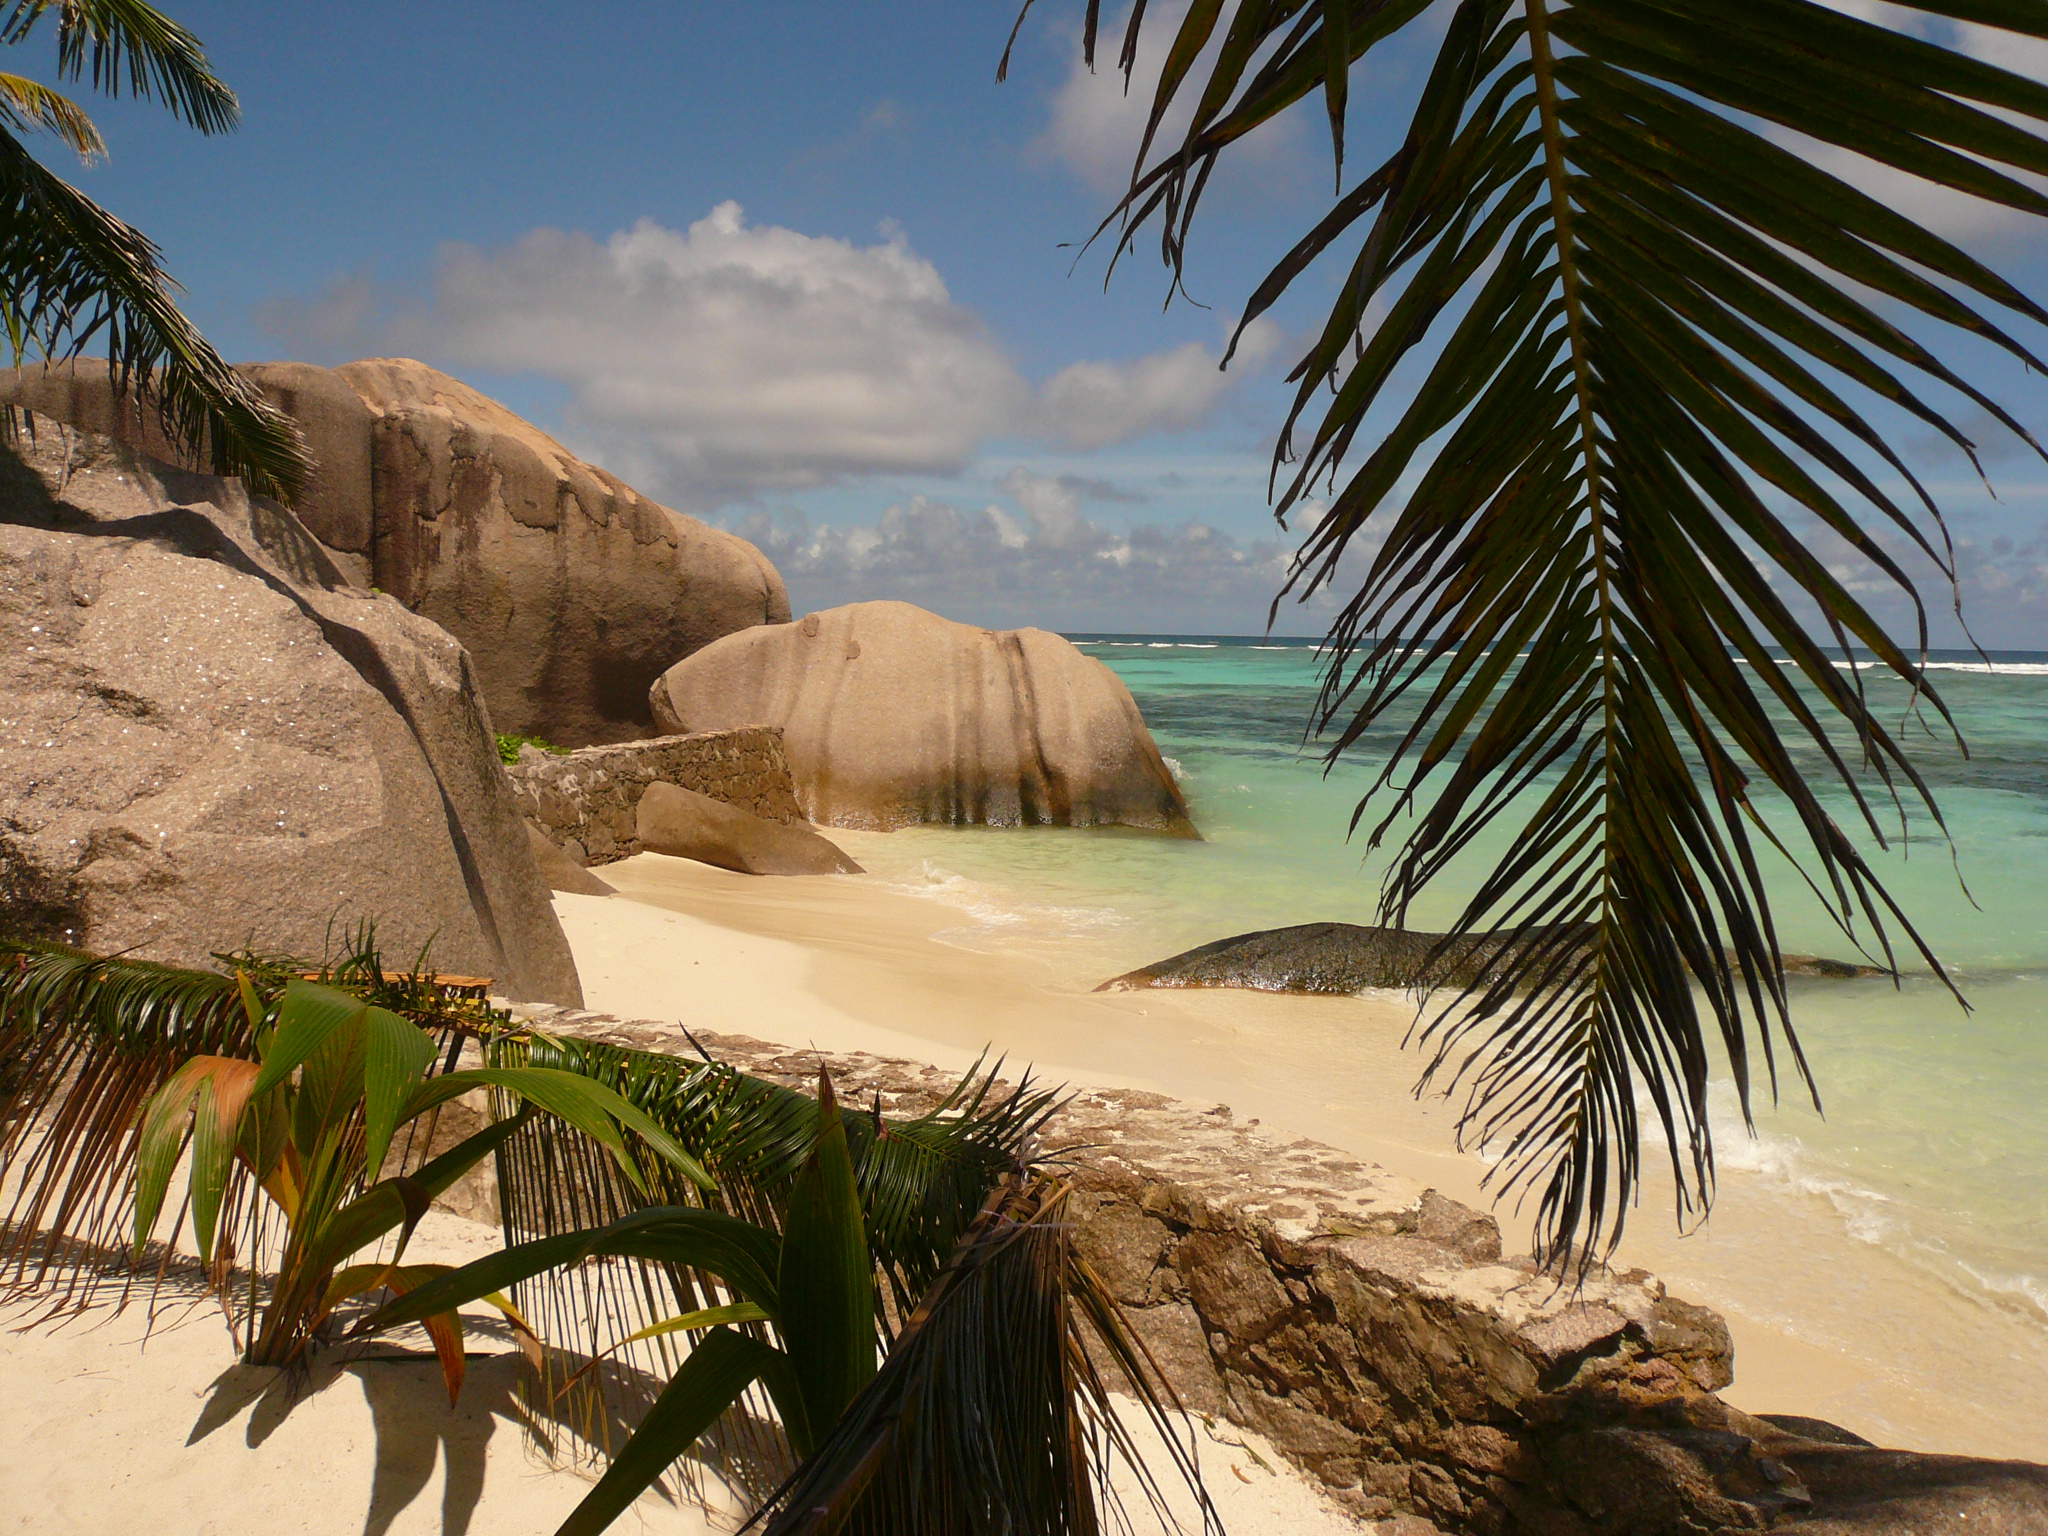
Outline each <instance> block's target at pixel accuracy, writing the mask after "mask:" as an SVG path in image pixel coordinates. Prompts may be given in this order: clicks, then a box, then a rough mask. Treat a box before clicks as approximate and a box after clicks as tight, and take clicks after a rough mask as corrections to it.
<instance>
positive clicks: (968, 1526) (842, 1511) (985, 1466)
mask: <svg viewBox="0 0 2048 1536" xmlns="http://www.w3.org/2000/svg"><path fill="white" fill-rule="evenodd" d="M1065 1198H1066V1192H1065V1189H1064V1187H1063V1186H1061V1185H1059V1184H1058V1183H1057V1182H1056V1181H1054V1180H1052V1179H1050V1178H1048V1177H1046V1176H1044V1175H1035V1176H1030V1175H1018V1176H1015V1177H1012V1178H1010V1179H1007V1180H1005V1181H1004V1182H1003V1184H1002V1185H1001V1186H1000V1187H999V1188H998V1189H997V1190H996V1191H995V1193H993V1194H992V1195H991V1196H990V1198H989V1201H988V1203H987V1208H986V1209H985V1210H984V1211H983V1212H982V1214H981V1216H980V1218H979V1219H978V1220H977V1221H976V1223H975V1224H974V1226H973V1228H972V1229H971V1230H970V1231H969V1233H968V1234H967V1235H966V1236H965V1237H964V1238H963V1239H962V1241H961V1242H960V1244H959V1245H958V1247H957V1249H956V1251H955V1252H954V1254H953V1255H952V1256H951V1258H950V1260H949V1262H948V1263H947V1265H946V1267H945V1268H944V1269H943V1270H942V1271H941V1272H940V1274H939V1275H938V1277H937V1278H936V1279H935V1281H934V1282H933V1284H932V1285H931V1287H930V1288H929V1289H928V1290H927V1292H926V1293H925V1295H924V1297H923V1299H922V1301H921V1302H920V1303H919V1306H918V1308H917V1311H916V1312H915V1313H914V1314H913V1315H912V1316H911V1317H910V1319H909V1320H908V1321H907V1322H906V1323H905V1325H904V1328H903V1330H902V1332H901V1333H900V1334H899V1335H898V1336H897V1339H896V1342H895V1345H894V1347H893V1348H892V1349H891V1350H890V1352H889V1357H888V1359H887V1360H886V1361H884V1362H883V1365H882V1368H881V1371H880V1373H879V1374H878V1375H877V1376H876V1377H875V1379H874V1380H873V1382H871V1383H870V1384H869V1386H868V1387H867V1388H866V1390H864V1391H863V1392H862V1393H861V1394H860V1395H859V1396H858V1397H856V1398H855V1399H854V1401H853V1402H852V1404H851V1405H850V1406H849V1407H848V1409H847V1410H846V1411H845V1412H844V1413H843V1414H841V1415H840V1416H839V1418H838V1420H837V1422H836V1423H835V1424H833V1426H832V1428H831V1429H830V1431H829V1432H828V1433H827V1434H825V1436H824V1437H823V1440H822V1442H821V1443H820V1445H819V1447H818V1450H817V1452H816V1453H815V1454H814V1455H813V1456H811V1457H810V1458H809V1459H808V1460H807V1461H806V1462H805V1463H804V1464H803V1466H802V1467H800V1468H799V1469H798V1470H797V1472H796V1473H795V1475H794V1476H793V1477H792V1478H791V1479H790V1480H789V1482H788V1483H787V1484H785V1485H784V1486H783V1487H782V1488H781V1489H779V1490H777V1492H776V1494H775V1495H774V1496H773V1497H772V1498H771V1499H770V1500H769V1502H768V1504H767V1505H766V1506H765V1507H764V1509H763V1511H761V1512H760V1513H758V1514H757V1515H756V1517H755V1518H756V1519H758V1520H763V1521H764V1524H763V1532H764V1536H856V1533H858V1536H883V1533H888V1536H898V1533H914V1536H980V1533H983V1532H989V1531H1005V1530H1030V1531H1036V1532H1046V1533H1050V1536H1096V1533H1097V1532H1099V1531H1101V1530H1102V1529H1103V1528H1104V1525H1105V1521H1104V1519H1103V1512H1104V1506H1105V1504H1106V1503H1113V1502H1114V1499H1115V1495H1114V1494H1113V1493H1112V1492H1111V1490H1110V1483H1109V1473H1110V1470H1111V1466H1112V1463H1113V1461H1115V1460H1117V1459H1122V1460H1124V1461H1126V1462H1127V1463H1128V1464H1129V1465H1131V1466H1133V1467H1134V1468H1136V1469H1137V1471H1138V1473H1139V1483H1140V1487H1141V1488H1142V1490H1143V1491H1144V1492H1145V1494H1146V1496H1147V1497H1148V1499H1149V1500H1150V1502H1151V1503H1152V1505H1153V1506H1154V1508H1155V1509H1157V1510H1159V1511H1160V1512H1161V1513H1162V1515H1163V1514H1164V1511H1165V1503H1164V1500H1163V1498H1162V1497H1161V1496H1160V1491H1159V1489H1158V1487H1157V1485H1156V1484H1155V1482H1154V1481H1153V1480H1152V1478H1151V1476H1150V1474H1149V1473H1147V1472H1145V1470H1144V1465H1143V1463H1142V1461H1140V1460H1139V1458H1138V1456H1137V1453H1136V1449H1135V1447H1134V1445H1133V1444H1132V1442H1131V1439H1130V1436H1129V1433H1128V1431H1127V1429H1126V1428H1125V1426H1124V1425H1123V1423H1122V1422H1121V1420H1120V1419H1119V1418H1118V1417H1117V1413H1116V1409H1115V1406H1114V1405H1113V1404H1112V1402H1111V1401H1110V1397H1109V1388H1108V1384H1107V1381H1108V1378H1106V1377H1105V1375H1104V1374H1103V1372H1102V1371H1101V1370H1100V1369H1099V1368H1098V1365H1097V1357H1098V1356H1099V1357H1101V1358H1102V1359H1103V1360H1104V1362H1105V1363H1114V1365H1115V1366H1116V1368H1117V1372H1118V1374H1119V1375H1120V1377H1121V1379H1122V1383H1123V1384H1124V1386H1125V1389H1126V1390H1128V1391H1132V1392H1134V1393H1135V1394H1136V1395H1137V1397H1138V1400H1139V1403H1140V1405H1141V1411H1143V1412H1144V1413H1145V1414H1146V1415H1147V1416H1148V1417H1149V1418H1150V1419H1151V1420H1152V1422H1153V1424H1154V1426H1155V1428H1157V1429H1158V1431H1159V1433H1160V1439H1161V1441H1162V1442H1163V1443H1164V1444H1165V1445H1166V1446H1167V1447H1168V1449H1169V1455H1170V1456H1171V1457H1172V1459H1173V1461H1174V1464H1175V1470H1176V1471H1178V1472H1179V1473H1180V1474H1181V1476H1182V1477H1183V1478H1185V1479H1186V1481H1187V1482H1188V1485H1189V1486H1190V1488H1192V1489H1193V1490H1194V1492H1195V1494H1196V1499H1197V1505H1198V1507H1199V1509H1200V1510H1201V1514H1202V1521H1203V1529H1204V1531H1205V1532H1209V1531H1220V1530H1221V1525H1220V1523H1219V1522H1218V1521H1217V1519H1216V1514H1215V1510H1214V1508H1213V1507H1212V1506H1211V1504H1210V1502H1209V1498H1208V1495H1207V1493H1206V1492H1205V1491H1204V1490H1203V1489H1202V1485H1201V1476H1200V1472H1199V1469H1198V1467H1197V1466H1196V1463H1195V1459H1194V1456H1193V1453H1192V1451H1191V1450H1190V1449H1189V1448H1188V1447H1186V1446H1184V1445H1183V1444H1182V1442H1181V1440H1180V1438H1179V1436H1178V1434H1177V1433H1176V1429H1177V1425H1176V1422H1175V1419H1176V1413H1177V1409H1178V1404H1177V1403H1176V1402H1175V1401H1174V1398H1173V1393H1172V1389H1171V1388H1170V1387H1168V1386H1166V1385H1165V1383H1164V1382H1163V1381H1162V1380H1161V1379H1160V1377H1159V1374H1158V1372H1157V1370H1156V1368H1154V1367H1153V1366H1152V1365H1151V1363H1150V1361H1149V1359H1148V1357H1146V1356H1145V1354H1144V1352H1143V1350H1142V1348H1141V1347H1139V1346H1138V1345H1136V1343H1135V1341H1134V1340H1133V1339H1132V1338H1131V1336H1130V1334H1129V1332H1128V1330H1127V1329H1126V1328H1125V1327H1124V1325H1123V1321H1122V1317H1121V1314H1120V1313H1119V1311H1118V1309H1117V1306H1116V1303H1115V1302H1114V1300H1112V1299H1111V1298H1110V1297H1109V1296H1108V1294H1107V1293H1106V1292H1105V1291H1104V1289H1103V1287H1102V1286H1101V1284H1100V1282H1098V1281H1097V1280H1096V1279H1095V1277H1094V1276H1093V1275H1092V1274H1090V1273H1089V1272H1088V1270H1087V1268H1086V1266H1085V1265H1082V1264H1081V1263H1080V1262H1079V1260H1078V1259H1077V1258H1076V1257H1075V1256H1074V1253H1073V1249H1072V1242H1071V1234H1072V1222H1071V1221H1070V1220H1069V1219H1068V1218H1067V1216H1066V1213H1065ZM1091 1346H1092V1352H1091Z"/></svg>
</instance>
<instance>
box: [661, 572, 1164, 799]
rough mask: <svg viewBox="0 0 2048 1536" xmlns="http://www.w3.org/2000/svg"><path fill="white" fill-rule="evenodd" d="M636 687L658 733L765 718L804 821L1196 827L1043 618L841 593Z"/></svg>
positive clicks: (1096, 666) (1142, 739)
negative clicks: (1004, 624) (1027, 624)
mask: <svg viewBox="0 0 2048 1536" xmlns="http://www.w3.org/2000/svg"><path fill="white" fill-rule="evenodd" d="M650 698H651V702H652V705H653V711H654V717H655V719H656V721H658V722H659V723H660V725H661V728H662V729H663V730H666V731H706V730H717V729H721V728H726V727H731V726H740V725H773V726H779V727H780V728H781V730H782V734H783V740H784V744H785V747H786V749H787V751H788V753H789V765H790V771H791V773H792V775H793V776H794V777H795V780H796V796H797V801H798V803H799V804H801V805H802V806H803V809H804V814H805V815H807V816H808V817H809V818H810V819H811V820H812V821H815V822H820V823H826V824H829V825H833V826H842V827H863V828H875V829H882V830H887V829H891V828H895V827H905V826H913V825H916V824H918V823H920V822H939V823H950V824H953V825H963V826H964V825H987V826H1027V827H1028V826H1055V827H1098V826H1119V825H1120V826H1127V827H1142V828H1145V829H1147V830H1150V831H1155V832H1166V833H1170V834H1172V835H1174V836H1178V837H1193V836H1196V835H1197V834H1196V832H1195V829H1194V826H1193V824H1192V823H1191V822H1190V821H1189V820H1188V812H1187V803H1186V802H1185V801H1184V800H1183V799H1182V798H1181V794H1180V790H1179V789H1178V788H1177V787H1176V786H1175V784H1174V782H1173V775H1172V774H1171V773H1169V772H1168V771H1167V768H1166V764H1165V762H1164V760H1162V759H1161V757H1160V756H1159V749H1158V747H1156V746H1155V745H1154V744H1153V741H1152V733H1151V732H1150V731H1148V730H1147V729H1146V728H1145V722H1144V720H1143V718H1142V717H1141V716H1140V715H1139V714H1138V707H1137V705H1136V704H1134V703H1133V702H1132V701H1131V695H1130V691H1129V690H1128V689H1126V688H1125V687H1124V685H1123V683H1122V682H1121V681H1120V680H1119V679H1118V678H1117V676H1116V674H1115V673H1113V672H1111V671H1110V670H1109V668H1107V667H1105V666H1104V665H1102V663H1101V662H1099V661H1096V660H1094V659H1093V658H1091V657H1087V656H1084V655H1082V654H1081V652H1079V651H1078V650H1076V649H1075V648H1074V647H1073V646H1072V645H1070V644H1068V643H1067V642H1066V641H1065V640H1063V639H1061V638H1060V637H1059V636H1058V635H1053V634H1048V633H1047V632H1046V631H1044V630H1040V629H1018V630H1002V631H996V630H988V629H978V628H976V627H974V626H973V625H970V624H955V623H952V622H950V621H948V620H946V619H942V618H940V617H939V616H938V615H936V614H932V613H927V612H925V611H924V610H923V609H921V608H914V607H912V606H911V605H910V604H908V603H894V602H880V603H854V604H852V605H850V606H848V607H845V608H834V609H831V610H829V611H828V612H824V613H814V614H810V615H808V616H807V617H805V619H804V620H803V622H801V623H799V624H779V625H769V626H765V627H761V628H757V629H751V630H743V631H741V632H740V633H738V634H734V635H728V636H726V637H725V638H724V639H722V640H719V641H716V642H714V643H713V644H711V645H708V646H706V647H705V648H704V649H703V650H701V651H699V652H697V653H696V654H695V655H693V656H688V657H685V658H684V659H683V660H681V661H679V662H677V663H676V664H675V665H674V666H672V667H670V668H669V669H668V671H666V672H664V673H663V674H662V675H661V677H660V679H659V680H658V681H657V682H656V683H655V685H654V688H653V691H652V694H651V695H650Z"/></svg>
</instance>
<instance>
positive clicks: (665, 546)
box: [0, 358, 789, 746]
mask: <svg viewBox="0 0 2048 1536" xmlns="http://www.w3.org/2000/svg"><path fill="white" fill-rule="evenodd" d="M241 371H242V372H243V373H245V374H246V375H248V376H249V377H250V378H251V379H253V380H255V381H256V383H258V384H259V385H261V386H262V388H263V389H264V390H265V392H266V393H267V394H269V396H270V397H271V399H272V400H274V401H275V402H276V403H277V404H278V405H279V406H280V407H281V408H282V409H284V410H285V411H287V412H288V413H290V414H291V415H292V416H293V417H294V418H295V420H296V421H297V422H298V425H299V429H300V431H301V432H302V433H303V434H304V436H305V438H306V442H307V445H308V447H310V448H311V449H312V451H313V454H314V457H315V458H316V459H317V460H318V461H319V469H318V472H317V474H316V476H315V478H314V482H313V484H312V486H311V488H310V490H309V491H308V493H307V495H306V497H305V498H304V500H303V502H302V504H301V506H300V507H299V508H298V509H297V510H298V512H299V515H300V517H301V519H302V521H303V522H304V523H305V525H306V527H307V528H308V529H309V530H310V531H311V532H312V534H313V536H314V537H315V538H316V539H318V540H319V541H320V542H321V543H322V544H323V545H325V546H326V548H327V550H328V551H329V553H330V554H331V555H332V557H333V558H334V561H335V564H336V565H337V567H338V568H339V569H340V570H341V571H342V573H343V574H344V575H346V576H347V577H348V579H349V580H350V581H351V582H353V583H354V584H355V585H357V586H374V587H376V588H378V589H380V590H382V591H385V592H388V593H390V594H392V595H393V596H394V597H396V598H397V599H398V600H399V601H400V602H401V603H403V604H404V605H405V606H406V607H408V608H410V609H412V610H413V611H414V612H416V613H421V614H424V615H425V616H426V617H428V618H430V619H432V620H433V621H434V622H435V623H437V624H439V625H441V626H442V627H443V628H444V629H446V630H447V631H448V632H449V633H450V634H452V635H454V636H455V638H456V639H457V640H459V641H461V642H462V644H463V645H465V646H466V647H468V649H469V652H470V655H471V657H472V658H473V662H474V665H475V668H476V673H477V677H478V680H479V682H480V684H481V686H482V688H483V692H484V698H485V700H486V702H487V703H488V704H489V706H490V710H491V716H492V718H493V720H495V721H496V723H497V725H498V728H499V729H500V730H504V731H510V732H514V733H517V734H519V735H527V736H540V737H544V738H546V739H547V740H549V741H555V742H559V743H561V744H563V745H565V746H583V745H587V744H589V743H592V742H608V741H624V740H629V739H632V738H634V737H639V736H645V735H647V734H648V733H649V727H650V725H651V724H652V721H651V718H650V716H649V715H648V709H647V689H648V685H649V684H650V683H652V682H653V680H654V679H655V677H656V676H657V675H658V674H659V673H660V672H661V670H662V668H664V667H666V666H668V665H669V664H670V663H671V662H673V661H675V660H676V659H677V658H678V657H681V656H687V655H688V654H690V653H691V652H692V651H694V650H696V649H697V648H698V647H700V646H702V645H704V644H706V643H708V642H709V641H712V640H715V639H717V638H718V637H719V636H721V635H726V634H730V633H731V632H732V631H734V630H737V629H743V628H745V627H747V626H749V625H755V624H772V623H781V622H784V621H786V620H787V619H788V618H789V597H788V594H787V593H786V592H785V591H784V589H783V585H782V578H781V577H780V576H779V575H778V574H777V573H776V571H775V567H774V566H773V565H772V564H771V563H770V562H769V561H768V559H767V557H766V556H764V555H763V554H762V553H761V552H760V551H759V550H757V549H755V548H754V546H753V545H751V544H749V543H747V542H746V541H745V540H744V539H741V538H739V537H737V536H735V535H733V534H729V533H725V532H722V531H721V530H719V529H716V528H712V527H710V526H708V525H707V524H704V523H701V522H699V521H698V520H697V519H695V518H692V517H686V516H684V515H683V514H681V513H679V512H673V511H671V510H669V509H668V508H667V507H664V506H661V505H660V504H658V503H656V502H653V501H650V500H648V499H647V498H646V497H644V496H641V495H640V494H639V493H638V492H636V491H635V490H633V488H632V487H631V486H628V485H626V484H625V483H623V482H622V481H620V480H618V479H617V478H616V477H614V476H612V475H610V474H607V473H606V472H605V471H604V470H602V469H599V468H597V467H596V466H595V465H591V464H586V463H584V462H583V461H582V460H581V459H578V458H577V457H576V456H575V455H573V454H571V453H570V452H569V451H568V450H567V449H565V448H564V447H562V445H561V444H560V443H557V442H556V441H555V440H554V439H553V438H551V437H549V436H548V435H547V434H546V433H544V432H542V431H540V430H539V429H538V428H536V427H534V426H533V425H532V424H531V423H529V422H526V421H523V420H521V419H520V418H519V417H518V416H515V415H514V414H513V413H512V412H511V411H509V410H507V409H505V407H504V406H502V405H500V404H498V403H497V402H496V401H495V400H491V399H489V398H487V397H485V396H484V395H481V394H479V393H478V392H477V391H475V390H473V389H471V388H470V387H469V386H468V385H466V384H463V383H461V382H459V381H458V380H456V379H452V378H450V377H449V376H448V375H447V374H445V373H440V372H437V371H436V370H435V369H432V368H429V367H427V366H426V365H425V364H424V363H416V362H412V361H409V360H407V359H403V358H382V359H375V360H372V361H367V362H358V363H350V364H348V365H347V366H345V367H343V368H340V369H328V368H317V367H314V366H312V365H311V364H308V363H248V364H244V365H242V368H241ZM6 402H12V403H16V404H20V405H26V406H30V407H33V408H34V409H35V410H38V411H41V412H43V413H44V414H46V415H48V416H51V417H53V418H55V419H56V420H59V421H62V422H65V423H67V424H68V425H70V426H72V427H75V428H79V429H81V430H84V431H88V432H95V433H102V434H105V435H107V436H111V437H115V438H118V439H120V440H121V441H123V442H125V443H128V444H130V445H131V446H134V447H138V448H140V449H142V451H144V452H145V453H148V454H151V455H153V456H155V457H158V458H163V459H167V460H171V459H175V454H174V451H173V449H172V447H171V445H170V444H169V443H168V442H166V441H165V439H164V436H163V432H162V429H161V427H160V426H159V425H158V423H157V421H156V419H155V415H154V413H153V412H151V411H149V410H147V409H143V408H139V407H138V406H137V405H136V403H135V402H134V400H133V399H132V398H129V397H126V396H124V395H121V394H119V393H117V392H116V391H115V390H114V388H113V384H112V381H111V379H110V378H109V375H108V373H107V370H106V366H105V364H104V363H102V362H98V361H96V360H90V359H88V360H83V361H80V362H78V363H73V364H62V365H58V366H56V367H53V368H49V369H42V368H32V369H20V370H12V371H9V372H7V373H4V374H0V403H6ZM186 467H188V468H190V467H192V466H191V465H189V464H188V465H186Z"/></svg>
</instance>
